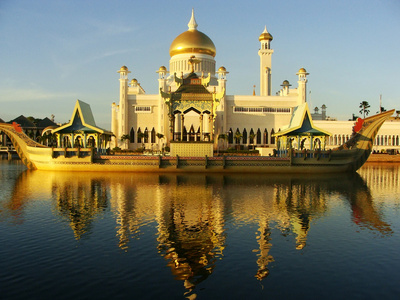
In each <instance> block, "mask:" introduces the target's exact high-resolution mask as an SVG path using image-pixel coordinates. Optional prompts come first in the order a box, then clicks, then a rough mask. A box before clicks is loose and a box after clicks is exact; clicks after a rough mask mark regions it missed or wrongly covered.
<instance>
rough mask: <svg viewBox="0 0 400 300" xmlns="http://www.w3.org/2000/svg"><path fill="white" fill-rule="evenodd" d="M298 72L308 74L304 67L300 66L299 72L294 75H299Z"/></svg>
mask: <svg viewBox="0 0 400 300" xmlns="http://www.w3.org/2000/svg"><path fill="white" fill-rule="evenodd" d="M299 74H306V75H308V74H309V73H307V71H306V69H304V68H300V70H299V72H297V74H296V75H299Z"/></svg>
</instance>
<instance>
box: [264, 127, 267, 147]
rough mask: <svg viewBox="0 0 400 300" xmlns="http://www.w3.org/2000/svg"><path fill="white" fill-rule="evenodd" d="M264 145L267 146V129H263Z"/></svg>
mask: <svg viewBox="0 0 400 300" xmlns="http://www.w3.org/2000/svg"><path fill="white" fill-rule="evenodd" d="M263 144H264V145H266V144H268V130H267V128H265V129H264V143H263Z"/></svg>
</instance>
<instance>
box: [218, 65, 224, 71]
mask: <svg viewBox="0 0 400 300" xmlns="http://www.w3.org/2000/svg"><path fill="white" fill-rule="evenodd" d="M218 72H226V69H225V67H224V66H222V67H219V69H218Z"/></svg>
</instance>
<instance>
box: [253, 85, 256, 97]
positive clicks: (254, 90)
mask: <svg viewBox="0 0 400 300" xmlns="http://www.w3.org/2000/svg"><path fill="white" fill-rule="evenodd" d="M255 95H256V85H253V96H255Z"/></svg>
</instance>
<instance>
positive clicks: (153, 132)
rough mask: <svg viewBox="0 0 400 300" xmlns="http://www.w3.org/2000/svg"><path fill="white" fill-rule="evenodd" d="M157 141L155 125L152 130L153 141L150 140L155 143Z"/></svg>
mask: <svg viewBox="0 0 400 300" xmlns="http://www.w3.org/2000/svg"><path fill="white" fill-rule="evenodd" d="M155 142H156V131H155V130H154V127H153V129H152V130H151V141H150V143H153V144H154V143H155Z"/></svg>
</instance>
